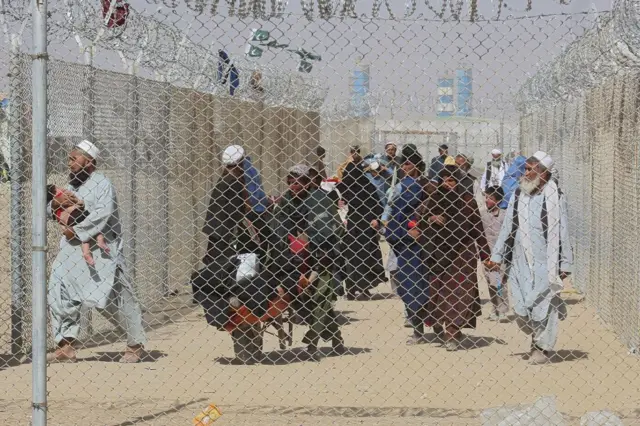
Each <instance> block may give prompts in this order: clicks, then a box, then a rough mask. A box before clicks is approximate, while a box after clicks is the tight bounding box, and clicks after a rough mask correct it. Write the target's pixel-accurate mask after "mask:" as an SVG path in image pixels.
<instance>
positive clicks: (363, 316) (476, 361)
mask: <svg viewBox="0 0 640 426" xmlns="http://www.w3.org/2000/svg"><path fill="white" fill-rule="evenodd" d="M379 290H380V292H381V294H380V297H379V298H380V300H376V301H367V302H345V301H339V302H338V306H337V307H338V310H339V311H340V312H341V314H342V316H343V317H344V320H345V321H346V322H347V324H346V325H345V326H344V334H345V340H346V342H347V345H348V346H349V348H350V349H351V352H352V355H348V356H342V357H331V358H326V359H324V360H322V362H320V363H319V364H313V363H310V362H307V361H305V360H304V358H303V355H304V354H303V352H302V351H301V350H299V349H293V350H291V351H285V352H279V351H276V349H277V342H276V339H275V338H274V337H272V336H267V339H266V343H265V344H266V350H268V351H273V352H272V353H271V354H270V358H269V359H270V360H271V361H272V364H274V365H258V366H233V365H227V362H226V361H227V359H226V358H224V357H230V356H231V355H232V347H231V340H230V338H229V336H228V335H226V334H225V333H222V332H217V331H215V330H214V329H212V328H210V327H207V326H206V325H205V322H204V319H203V318H202V316H201V314H200V313H199V312H197V311H192V312H191V313H187V315H185V316H184V317H183V316H180V315H177V316H176V317H174V318H173V323H172V324H171V325H168V326H166V327H162V328H159V329H156V330H155V331H152V332H151V333H150V343H149V349H151V350H152V353H153V355H154V356H155V357H156V358H157V359H156V361H155V362H150V363H143V364H138V365H120V364H118V363H116V362H110V359H109V358H110V357H113V358H115V357H116V356H117V352H118V351H119V350H121V349H122V346H121V345H120V344H111V345H106V346H99V347H95V348H90V349H84V350H82V352H81V354H80V355H81V357H82V358H83V359H84V360H83V362H80V363H78V364H75V365H54V366H51V367H50V369H49V376H50V381H49V392H50V418H51V424H54V425H63V424H64V425H67V424H69V425H70V424H87V423H82V422H87V421H88V419H90V418H94V419H95V418H97V419H100V420H99V421H98V422H97V423H93V424H101V425H102V424H104V425H127V424H149V425H174V424H175V425H178V424H190V421H191V419H192V418H193V416H194V415H195V414H196V413H197V412H198V411H199V410H200V409H202V408H204V407H206V406H207V405H208V404H209V403H215V404H217V405H218V406H219V407H220V408H221V409H222V411H223V412H224V413H225V414H224V415H223V418H222V419H220V421H219V422H217V424H220V425H240V424H247V425H252V424H273V425H330V424H336V425H357V424H367V425H369V424H371V425H395V424H407V425H413V424H416V425H418V424H420V425H427V424H476V423H477V422H478V416H479V414H480V412H481V411H482V410H483V409H485V408H487V407H496V406H501V405H514V404H522V403H532V402H533V401H534V400H535V399H536V398H537V397H539V396H544V395H555V396H556V398H557V403H558V408H559V410H561V411H562V412H564V413H566V414H568V415H570V416H573V417H576V418H578V417H580V416H581V415H583V414H584V413H586V412H587V411H592V410H599V409H610V410H614V411H617V412H619V413H621V414H622V415H624V416H625V417H627V424H634V423H635V422H638V421H639V420H638V418H639V417H640V411H638V408H640V390H639V388H640V387H639V386H638V383H640V359H639V358H637V357H633V356H629V355H628V354H627V351H626V350H625V348H624V347H623V346H622V345H621V344H619V343H618V342H617V341H616V339H615V337H614V336H613V335H612V334H611V333H609V332H608V331H607V330H605V329H604V328H603V327H602V326H601V325H600V323H599V321H598V320H597V319H596V316H595V313H594V312H593V311H592V310H591V309H589V308H587V307H586V305H585V304H584V303H579V304H574V305H571V306H570V318H569V319H567V321H565V322H564V323H563V324H562V332H561V335H560V341H559V345H558V348H559V351H558V353H557V354H556V356H555V357H554V363H553V364H551V365H548V366H543V367H532V366H529V365H528V364H527V363H526V362H524V361H522V360H521V354H522V353H523V352H524V351H525V350H526V349H527V347H528V342H527V340H526V338H525V337H524V336H523V335H521V334H519V333H518V332H517V330H516V327H515V325H514V324H495V323H490V322H488V321H486V320H484V319H483V320H481V321H480V326H479V328H478V330H475V331H473V332H471V333H469V335H468V336H469V337H468V339H467V340H466V342H465V346H466V348H467V349H466V350H463V351H459V352H456V353H448V352H446V351H444V349H442V348H441V347H439V346H438V345H436V344H427V345H422V346H418V347H407V346H406V345H405V344H404V342H405V339H406V337H407V335H408V330H407V329H404V328H403V320H402V306H401V302H400V301H399V300H398V299H393V298H387V295H388V293H389V291H390V290H389V289H388V288H384V287H381V288H380V289H379ZM485 309H486V307H485ZM302 334H303V329H302V328H300V327H296V330H295V342H294V348H296V347H297V348H299V347H301V346H302V344H301V342H300V338H301V336H302ZM29 395H30V369H29V366H28V365H23V366H20V367H15V368H9V369H6V370H4V371H0V423H1V424H24V421H25V420H26V419H27V418H28V414H29ZM69 416H71V417H69ZM70 418H72V419H73V420H72V421H69V419H70Z"/></svg>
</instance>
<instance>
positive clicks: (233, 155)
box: [222, 145, 244, 166]
mask: <svg viewBox="0 0 640 426" xmlns="http://www.w3.org/2000/svg"><path fill="white" fill-rule="evenodd" d="M243 158H244V148H242V147H241V146H240V145H231V146H228V147H226V148H225V149H224V151H223V152H222V164H224V165H225V166H237V165H238V164H240V161H242V159H243Z"/></svg>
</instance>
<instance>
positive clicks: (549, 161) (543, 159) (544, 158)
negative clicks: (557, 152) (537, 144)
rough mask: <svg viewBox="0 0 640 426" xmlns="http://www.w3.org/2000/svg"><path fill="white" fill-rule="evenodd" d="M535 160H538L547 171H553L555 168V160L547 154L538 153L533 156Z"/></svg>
mask: <svg viewBox="0 0 640 426" xmlns="http://www.w3.org/2000/svg"><path fill="white" fill-rule="evenodd" d="M533 158H535V159H536V160H538V161H539V162H540V164H542V165H543V166H544V168H545V169H547V170H551V169H552V168H553V164H554V162H553V158H551V156H550V155H549V154H547V153H546V152H544V151H538V152H536V153H535V154H533Z"/></svg>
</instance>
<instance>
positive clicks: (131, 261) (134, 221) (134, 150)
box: [127, 70, 140, 285]
mask: <svg viewBox="0 0 640 426" xmlns="http://www.w3.org/2000/svg"><path fill="white" fill-rule="evenodd" d="M132 71H133V70H132ZM128 82H129V83H128V87H129V96H130V98H129V99H130V102H131V116H132V118H133V120H132V122H131V123H130V124H131V139H130V141H131V153H130V156H129V161H130V162H129V177H130V181H129V185H130V187H129V191H130V195H129V196H130V197H131V219H130V220H131V245H130V246H129V247H130V250H129V252H128V254H127V264H128V265H129V267H130V269H129V274H130V278H131V280H132V282H134V283H136V285H138V283H137V280H136V278H137V269H138V268H137V261H138V260H137V259H138V256H137V253H136V250H137V245H138V244H137V242H138V235H137V234H138V212H137V210H138V194H137V191H138V145H139V144H138V138H139V137H140V134H139V126H140V95H139V93H138V77H137V76H135V75H134V74H133V72H132V73H131V75H130V77H129V79H128Z"/></svg>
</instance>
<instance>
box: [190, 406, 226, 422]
mask: <svg viewBox="0 0 640 426" xmlns="http://www.w3.org/2000/svg"><path fill="white" fill-rule="evenodd" d="M220 417H222V413H221V412H220V410H219V409H218V407H216V406H215V405H213V404H209V406H208V407H207V408H205V409H204V410H203V411H202V412H201V413H200V414H198V415H197V416H196V417H195V418H194V419H193V424H194V426H209V425H210V424H213V422H215V421H216V420H218V419H219V418H220Z"/></svg>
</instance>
